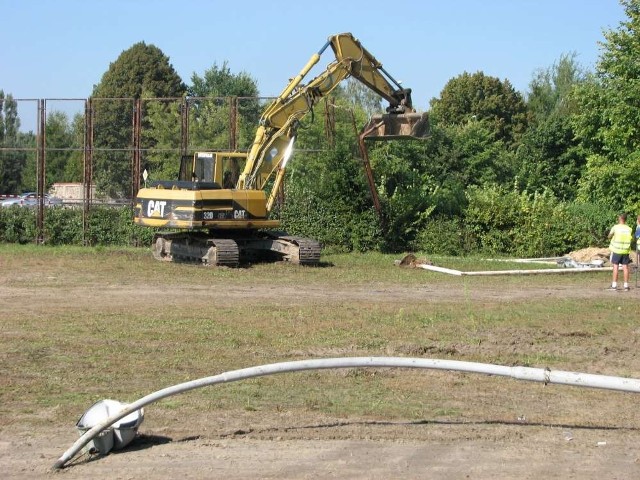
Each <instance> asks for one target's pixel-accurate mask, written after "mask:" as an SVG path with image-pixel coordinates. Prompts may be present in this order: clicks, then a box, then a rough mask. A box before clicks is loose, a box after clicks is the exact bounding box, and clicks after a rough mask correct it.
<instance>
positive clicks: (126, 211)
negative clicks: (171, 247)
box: [0, 207, 154, 246]
mask: <svg viewBox="0 0 640 480" xmlns="http://www.w3.org/2000/svg"><path fill="white" fill-rule="evenodd" d="M44 219H45V221H44V242H45V243H46V244H47V245H83V244H87V245H120V246H125V245H150V244H151V240H152V238H153V234H154V231H153V229H150V228H143V227H139V226H137V225H135V224H134V223H133V220H132V219H133V212H132V209H131V208H130V207H119V208H109V207H94V208H92V209H91V212H90V215H89V216H88V219H87V220H88V222H87V230H86V232H85V233H84V235H83V226H82V210H79V209H68V208H47V210H46V211H45V217H44ZM35 238H36V210H35V209H33V208H24V207H10V208H0V242H6V243H30V242H33V241H34V240H35Z"/></svg>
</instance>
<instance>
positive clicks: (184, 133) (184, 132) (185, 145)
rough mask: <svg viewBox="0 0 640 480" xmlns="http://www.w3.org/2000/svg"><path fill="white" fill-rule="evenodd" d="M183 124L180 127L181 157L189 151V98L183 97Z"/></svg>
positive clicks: (181, 107) (181, 114)
mask: <svg viewBox="0 0 640 480" xmlns="http://www.w3.org/2000/svg"><path fill="white" fill-rule="evenodd" d="M180 116H181V120H182V125H181V129H180V158H181V159H182V158H184V157H185V156H186V155H187V153H188V151H189V100H188V99H187V98H185V97H183V98H182V105H181V106H180Z"/></svg>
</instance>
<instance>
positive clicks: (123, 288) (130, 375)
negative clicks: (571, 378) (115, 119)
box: [0, 250, 640, 479]
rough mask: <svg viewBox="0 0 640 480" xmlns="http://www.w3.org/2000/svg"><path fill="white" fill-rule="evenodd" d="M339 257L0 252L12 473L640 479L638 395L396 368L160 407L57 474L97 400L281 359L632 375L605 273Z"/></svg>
mask: <svg viewBox="0 0 640 480" xmlns="http://www.w3.org/2000/svg"><path fill="white" fill-rule="evenodd" d="M29 253H31V251H29ZM330 261H331V263H332V264H333V266H331V267H327V268H324V269H303V268H296V267H291V266H265V267H262V266H257V267H254V268H251V269H245V270H235V271H234V270H221V271H218V272H215V271H212V270H207V269H196V268H193V267H185V266H179V267H178V268H175V269H173V268H172V267H173V266H171V265H166V264H160V263H154V262H152V261H151V260H147V257H146V254H145V253H140V254H138V253H135V252H134V253H131V252H125V253H118V252H107V254H106V255H103V254H100V255H96V256H87V257H84V256H82V255H76V254H70V255H66V254H65V255H60V254H59V253H57V252H56V251H51V252H48V253H42V254H41V253H38V254H30V255H20V254H19V253H18V254H16V253H15V252H13V251H11V252H8V253H7V252H2V251H1V250H0V265H1V266H2V267H3V268H4V269H6V271H8V272H10V273H9V274H7V275H5V276H3V277H2V278H0V307H1V308H2V312H3V313H2V316H3V318H4V319H6V320H3V322H2V324H1V325H0V329H1V334H2V335H1V337H2V340H1V341H0V367H2V370H3V372H4V375H3V378H2V379H0V433H1V436H0V463H1V464H2V465H3V467H4V470H3V478H42V477H43V476H49V475H52V476H60V478H70V479H71V478H100V477H109V478H145V477H146V478H176V477H184V478H227V479H241V478H314V479H317V478H452V479H454V478H455V479H457V478H531V479H533V478H594V479H595V478H598V479H599V478H620V479H623V478H624V479H627V478H636V477H639V476H640V451H639V449H638V445H639V444H640V417H639V416H638V413H637V410H638V409H637V404H638V397H637V396H636V395H633V394H625V393H616V392H606V391H595V390H581V389H577V388H569V387H561V386H544V385H540V384H525V383H522V382H517V381H510V380H505V379H498V378H491V377H485V376H477V375H467V374H459V373H452V372H417V371H401V370H389V369H383V370H376V371H366V372H365V371H360V370H357V369H352V370H345V371H331V372H322V373H318V374H314V373H309V374H300V375H297V374H296V375H288V376H287V375H283V376H277V377H269V379H265V380H264V381H255V382H253V381H252V382H248V383H247V384H246V385H244V384H234V385H237V386H229V387H225V388H220V389H210V390H207V391H202V392H200V393H195V392H194V393H193V394H186V395H184V396H183V397H181V398H176V400H175V401H167V402H162V403H160V404H157V405H153V406H150V407H149V408H148V409H147V416H146V420H145V423H144V424H143V425H142V427H141V430H140V436H139V438H138V439H136V440H135V441H134V443H133V444H132V445H131V446H130V448H128V449H126V450H124V451H122V452H120V453H113V454H110V455H108V456H105V457H99V458H94V459H88V458H86V457H81V458H78V459H77V460H75V461H74V462H73V464H72V465H71V466H70V467H68V468H65V469H63V470H62V471H58V472H51V471H50V468H51V466H52V465H53V463H54V461H55V460H56V459H57V458H58V457H59V456H60V455H61V454H62V453H63V452H64V450H66V449H67V448H68V447H69V446H70V445H71V444H72V443H73V441H75V439H76V438H77V433H76V431H75V428H74V423H75V421H76V420H77V419H78V418H79V416H80V415H81V414H82V412H83V411H84V409H86V408H88V407H89V406H90V405H91V403H92V402H93V401H94V400H96V399H99V398H109V397H113V398H117V399H119V400H123V401H127V400H128V401H131V400H134V399H136V398H138V397H139V396H142V395H143V394H146V393H150V392H151V391H153V390H155V389H159V388H162V387H165V386H168V385H170V384H175V383H178V382H180V381H185V380H187V379H193V378H198V377H201V376H206V375H211V374H214V373H217V372H220V371H224V370H227V369H231V368H237V367H244V366H252V365H256V364H261V363H270V362H271V361H277V360H282V359H301V358H316V357H334V356H355V355H358V356H361V355H389V356H416V357H426V358H453V359H461V360H471V361H488V362H490V363H500V364H514V365H515V364H526V365H530V366H536V367H544V366H549V367H550V368H558V369H564V370H576V371H589V372H590V373H605V374H611V375H627V376H631V377H636V378H637V377H640V358H639V357H638V355H637V353H636V352H637V346H638V335H639V334H640V326H638V324H637V321H638V316H637V311H638V307H639V306H640V302H639V301H638V300H639V299H640V296H639V295H638V290H635V289H634V290H632V291H631V292H630V293H628V294H624V293H608V292H604V290H603V289H604V287H605V286H606V285H607V283H608V275H607V274H595V275H590V276H589V277H580V278H576V277H571V278H553V279H550V278H526V279H524V278H512V279H495V280H494V279H491V280H487V279H459V278H453V279H452V278H449V277H441V276H439V275H438V274H431V273H428V272H423V271H415V270H414V271H402V272H398V270H400V269H396V268H395V267H394V266H393V264H392V258H389V262H388V267H386V265H387V264H386V263H384V264H382V263H381V264H380V265H378V264H376V265H371V264H368V263H367V260H366V259H365V260H364V261H363V262H364V265H363V267H362V269H363V271H364V272H365V273H363V274H362V275H360V274H358V272H354V271H353V267H352V266H351V265H350V262H351V260H350V258H349V257H348V256H335V257H331V258H330ZM346 264H349V265H346ZM387 268H388V269H391V270H387ZM618 307H620V309H618ZM130 329H131V330H130Z"/></svg>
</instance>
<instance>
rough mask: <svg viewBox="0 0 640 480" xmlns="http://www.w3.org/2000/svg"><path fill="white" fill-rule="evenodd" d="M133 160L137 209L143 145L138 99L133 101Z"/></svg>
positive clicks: (133, 188) (133, 189) (139, 102)
mask: <svg viewBox="0 0 640 480" xmlns="http://www.w3.org/2000/svg"><path fill="white" fill-rule="evenodd" d="M133 102H134V103H133V142H132V143H133V159H132V165H131V168H132V171H131V207H135V204H136V195H137V194H138V189H139V188H140V164H141V145H140V135H141V131H142V127H141V123H142V101H141V100H140V99H139V98H136V99H135V100H134V101H133Z"/></svg>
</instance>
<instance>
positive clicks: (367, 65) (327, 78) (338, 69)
mask: <svg viewBox="0 0 640 480" xmlns="http://www.w3.org/2000/svg"><path fill="white" fill-rule="evenodd" d="M329 46H330V47H331V49H332V50H333V53H334V55H335V60H334V61H332V62H331V63H329V65H328V66H327V67H326V69H325V70H324V71H323V72H321V73H320V74H319V75H317V76H316V77H315V78H313V79H312V80H310V81H309V82H308V83H307V84H304V85H303V84H302V80H303V79H304V77H305V76H306V75H307V74H308V73H309V71H310V70H311V69H312V68H313V67H314V66H315V65H316V64H317V63H318V62H319V60H320V57H321V55H322V54H323V53H324V52H325V51H326V50H327V48H328V47H329ZM348 77H353V78H354V79H356V80H358V81H360V82H361V83H362V84H364V85H365V86H367V87H368V88H370V89H371V90H373V91H374V92H376V93H377V94H378V95H380V96H381V97H382V98H384V99H385V100H386V101H387V102H388V103H389V105H388V107H387V114H384V115H378V116H375V117H373V118H372V119H371V121H370V123H369V125H370V126H374V125H375V126H376V127H375V129H372V130H371V134H370V136H372V137H376V138H385V139H391V138H398V137H402V138H423V137H424V136H426V134H427V130H428V128H427V120H426V116H425V115H422V114H418V113H415V110H414V108H413V104H412V101H411V89H409V88H402V87H401V85H400V82H398V81H396V80H395V79H394V78H393V77H392V76H391V75H390V74H389V73H388V72H387V71H386V70H385V69H384V68H383V67H382V64H381V63H380V62H379V61H378V60H377V59H376V58H375V57H374V56H373V55H371V53H369V51H367V50H366V49H365V48H364V47H363V46H362V45H361V44H360V42H359V41H358V40H357V39H356V38H355V37H354V36H353V35H352V34H350V33H341V34H337V35H333V36H331V37H329V40H328V41H327V43H325V45H324V46H323V47H322V48H321V49H320V51H319V52H318V53H315V54H313V55H312V56H311V58H310V59H309V61H308V62H307V64H306V65H305V66H304V67H303V68H302V70H301V71H300V73H299V74H298V75H296V77H295V78H293V79H292V80H291V81H290V82H289V84H288V85H287V86H286V87H285V89H284V90H283V91H282V93H281V94H280V95H279V96H278V97H277V98H276V99H275V100H274V101H273V102H272V103H271V104H270V105H269V106H268V107H267V108H266V109H265V111H264V113H263V114H262V117H261V119H260V125H259V127H258V130H257V132H256V136H255V139H254V142H253V144H252V146H251V149H250V150H249V154H248V156H247V162H246V164H245V168H244V171H243V172H242V175H240V178H239V180H238V185H237V188H239V189H262V188H264V186H265V185H266V184H267V183H268V182H269V180H270V179H271V178H272V176H273V175H274V174H275V175H276V177H275V182H274V184H273V186H272V197H273V192H275V191H277V190H278V187H279V185H280V182H281V181H282V178H283V173H284V172H282V170H284V168H285V167H286V163H287V160H288V158H285V155H284V154H285V151H286V150H287V147H289V146H290V145H291V142H292V140H293V139H294V138H295V135H296V131H297V128H298V126H299V124H300V121H301V119H302V118H303V117H304V116H305V115H307V114H308V113H309V112H310V111H311V110H312V109H313V107H314V106H315V105H316V104H317V103H318V102H319V101H320V100H321V99H322V98H324V97H326V96H327V95H329V93H331V91H333V90H334V89H335V88H336V87H337V86H338V85H339V84H340V82H342V81H343V80H345V79H346V78H348ZM272 204H273V202H272V201H270V202H269V203H268V205H267V210H270V209H271V206H272Z"/></svg>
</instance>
